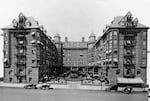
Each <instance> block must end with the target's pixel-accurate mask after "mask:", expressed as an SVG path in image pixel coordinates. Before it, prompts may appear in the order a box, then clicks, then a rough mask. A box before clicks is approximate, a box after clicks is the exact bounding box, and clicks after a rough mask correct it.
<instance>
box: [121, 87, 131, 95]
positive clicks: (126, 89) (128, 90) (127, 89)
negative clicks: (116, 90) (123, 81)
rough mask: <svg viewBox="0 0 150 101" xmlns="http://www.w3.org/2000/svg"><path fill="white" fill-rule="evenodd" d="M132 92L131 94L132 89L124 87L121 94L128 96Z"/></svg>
mask: <svg viewBox="0 0 150 101" xmlns="http://www.w3.org/2000/svg"><path fill="white" fill-rule="evenodd" d="M132 92H133V88H132V87H130V86H127V87H125V88H124V90H123V93H125V94H130V93H132Z"/></svg>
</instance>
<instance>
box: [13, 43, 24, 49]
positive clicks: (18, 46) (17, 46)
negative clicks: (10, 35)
mask: <svg viewBox="0 0 150 101" xmlns="http://www.w3.org/2000/svg"><path fill="white" fill-rule="evenodd" d="M15 46H16V48H17V49H18V48H25V49H26V45H25V44H23V45H20V44H18V45H15Z"/></svg>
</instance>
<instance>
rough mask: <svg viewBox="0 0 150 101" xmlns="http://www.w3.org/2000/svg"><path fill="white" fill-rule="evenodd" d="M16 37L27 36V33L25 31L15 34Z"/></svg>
mask: <svg viewBox="0 0 150 101" xmlns="http://www.w3.org/2000/svg"><path fill="white" fill-rule="evenodd" d="M14 37H16V38H25V34H24V33H17V34H15V35H14Z"/></svg>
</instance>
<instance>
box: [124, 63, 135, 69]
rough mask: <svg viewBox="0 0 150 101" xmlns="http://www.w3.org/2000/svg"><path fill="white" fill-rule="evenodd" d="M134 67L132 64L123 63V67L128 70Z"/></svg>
mask: <svg viewBox="0 0 150 101" xmlns="http://www.w3.org/2000/svg"><path fill="white" fill-rule="evenodd" d="M134 66H135V64H133V63H124V67H126V68H130V67H134Z"/></svg>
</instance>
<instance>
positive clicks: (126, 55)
mask: <svg viewBox="0 0 150 101" xmlns="http://www.w3.org/2000/svg"><path fill="white" fill-rule="evenodd" d="M147 30H148V27H146V26H144V25H142V24H140V23H139V22H138V19H137V18H135V19H133V16H132V14H131V13H130V12H128V13H127V14H126V15H125V16H118V17H115V18H114V20H113V21H112V22H111V24H110V25H108V26H106V29H105V30H104V34H103V35H102V36H101V37H100V38H99V39H98V40H97V41H96V43H95V45H94V47H93V48H94V49H95V63H96V64H97V65H99V66H100V67H101V72H100V73H99V76H100V77H101V78H103V79H105V80H107V81H108V83H109V84H114V83H116V80H117V78H118V77H121V78H141V79H142V80H143V81H144V82H145V83H146V80H147V78H146V77H147V75H146V71H147Z"/></svg>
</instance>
